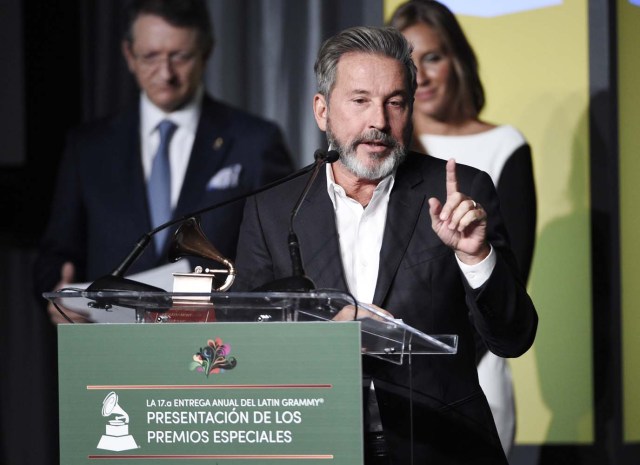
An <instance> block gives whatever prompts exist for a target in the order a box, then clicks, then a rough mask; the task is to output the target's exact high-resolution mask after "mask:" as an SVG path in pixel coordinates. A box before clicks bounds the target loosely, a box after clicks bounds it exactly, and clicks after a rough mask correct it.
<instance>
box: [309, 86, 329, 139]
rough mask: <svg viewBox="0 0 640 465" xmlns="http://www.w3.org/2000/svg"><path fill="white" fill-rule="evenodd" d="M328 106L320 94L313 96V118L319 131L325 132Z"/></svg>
mask: <svg viewBox="0 0 640 465" xmlns="http://www.w3.org/2000/svg"><path fill="white" fill-rule="evenodd" d="M328 111H329V106H328V105H327V101H326V100H325V98H324V96H323V95H322V94H316V95H314V96H313V116H315V118H316V123H317V124H318V127H319V128H320V130H321V131H326V130H327V115H328Z"/></svg>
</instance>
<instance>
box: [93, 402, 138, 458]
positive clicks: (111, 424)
mask: <svg viewBox="0 0 640 465" xmlns="http://www.w3.org/2000/svg"><path fill="white" fill-rule="evenodd" d="M111 415H115V418H114V419H113V420H109V421H108V422H107V425H106V427H105V429H106V431H105V434H103V435H102V437H101V438H100V442H99V443H98V449H104V450H111V451H122V450H131V449H137V448H138V445H137V444H136V441H135V439H133V436H131V435H130V434H129V415H127V413H126V412H125V411H124V410H122V407H120V405H118V395H117V394H116V393H115V392H113V391H111V392H110V393H109V394H107V397H105V398H104V401H103V402H102V416H103V417H110V416H111Z"/></svg>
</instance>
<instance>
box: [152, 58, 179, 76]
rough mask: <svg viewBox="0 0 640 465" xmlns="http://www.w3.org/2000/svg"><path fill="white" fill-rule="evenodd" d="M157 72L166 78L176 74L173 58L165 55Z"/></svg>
mask: <svg viewBox="0 0 640 465" xmlns="http://www.w3.org/2000/svg"><path fill="white" fill-rule="evenodd" d="M156 72H157V73H158V74H159V75H160V76H162V77H163V78H164V79H167V80H169V79H171V78H173V77H174V76H175V70H174V69H173V64H172V63H171V59H170V58H169V57H168V56H167V57H164V58H163V59H162V60H160V62H159V63H158V68H157V70H156Z"/></svg>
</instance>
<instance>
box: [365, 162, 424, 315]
mask: <svg viewBox="0 0 640 465" xmlns="http://www.w3.org/2000/svg"><path fill="white" fill-rule="evenodd" d="M422 182H423V179H422V176H421V175H420V174H417V173H416V172H413V171H409V172H407V171H406V170H401V169H399V170H398V175H397V177H396V181H395V183H394V186H393V190H392V191H391V196H390V198H389V207H388V210H387V222H386V225H385V230H384V237H383V239H382V248H381V250H380V267H379V269H380V271H379V273H378V281H377V283H376V290H375V293H374V296H373V303H374V304H376V305H380V306H383V304H384V300H385V298H386V296H387V293H388V292H389V288H390V286H391V283H392V282H393V278H394V277H395V275H396V273H397V271H398V267H399V266H400V262H401V261H402V258H403V257H404V255H405V252H406V250H407V247H408V245H409V241H410V240H411V237H412V236H413V232H414V230H415V228H416V225H417V221H418V218H419V217H420V212H421V211H422V209H423V208H428V204H427V203H426V198H425V196H424V195H422V194H418V193H416V192H414V191H413V187H414V186H416V185H418V184H420V183H422Z"/></svg>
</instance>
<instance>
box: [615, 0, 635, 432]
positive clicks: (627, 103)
mask: <svg viewBox="0 0 640 465" xmlns="http://www.w3.org/2000/svg"><path fill="white" fill-rule="evenodd" d="M618 25H619V27H618V53H619V61H618V62H619V73H620V74H619V98H618V100H619V102H620V107H619V112H620V113H619V114H620V217H621V221H620V228H621V249H622V255H621V256H622V260H621V262H622V263H621V264H622V354H623V363H622V367H623V390H624V395H623V400H624V408H623V411H624V440H625V441H629V442H633V441H636V442H637V441H640V421H639V420H638V419H639V418H640V395H639V394H638V393H639V392H640V336H639V334H640V312H639V311H638V307H639V306H640V286H639V285H638V276H640V241H639V240H638V234H640V214H639V213H638V199H639V198H640V182H638V174H640V156H639V152H640V88H639V87H638V76H640V54H639V53H638V44H640V7H639V6H632V5H630V4H629V3H628V2H626V1H622V0H619V1H618Z"/></svg>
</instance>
